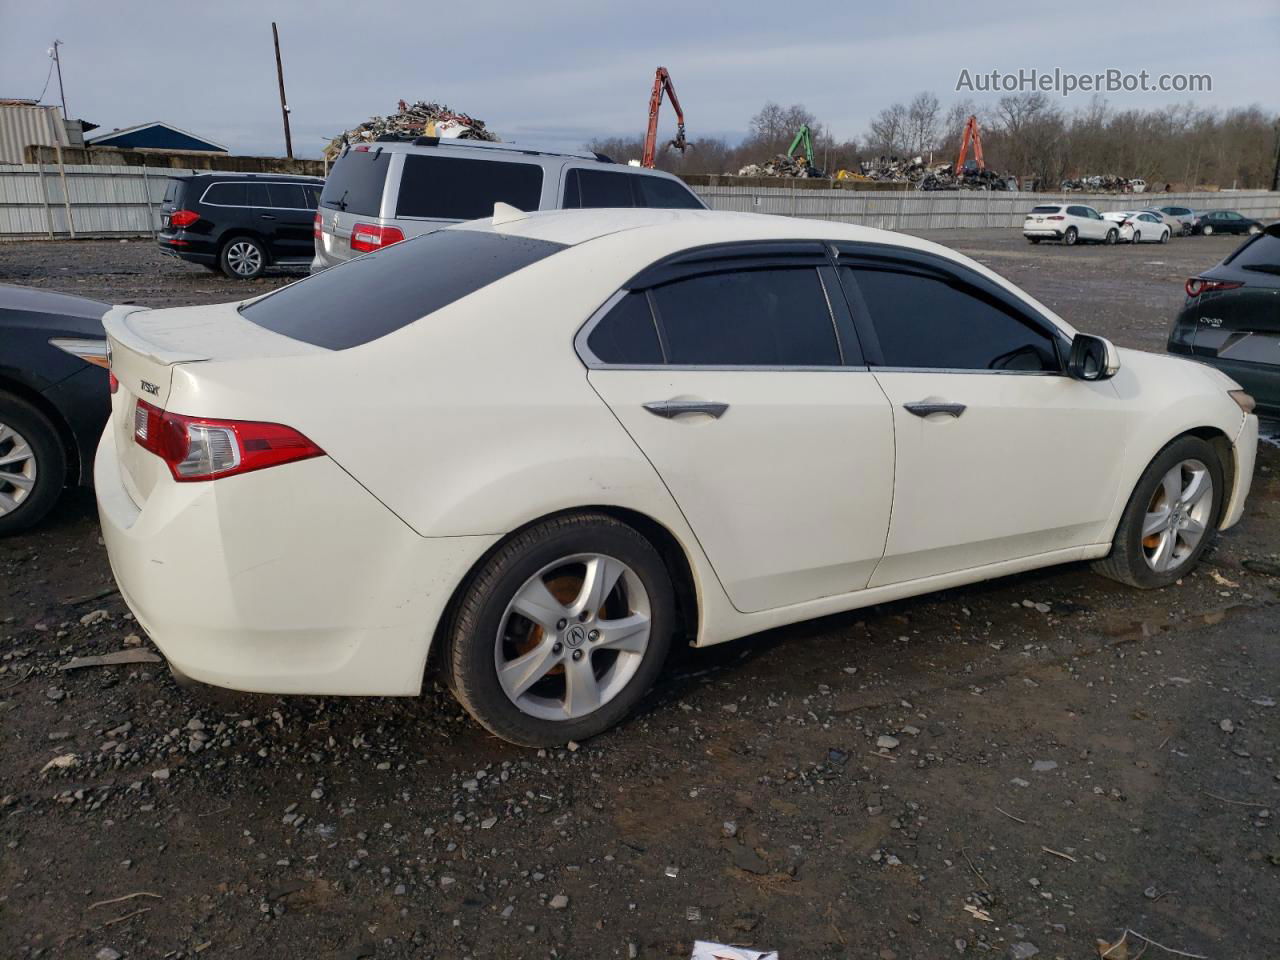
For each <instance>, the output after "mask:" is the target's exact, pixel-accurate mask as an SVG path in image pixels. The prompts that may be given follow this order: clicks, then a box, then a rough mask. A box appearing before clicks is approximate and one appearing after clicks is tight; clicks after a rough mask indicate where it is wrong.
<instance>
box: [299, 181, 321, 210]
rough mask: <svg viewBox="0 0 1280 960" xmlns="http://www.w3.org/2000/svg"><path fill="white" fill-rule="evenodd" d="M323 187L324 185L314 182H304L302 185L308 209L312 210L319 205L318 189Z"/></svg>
mask: <svg viewBox="0 0 1280 960" xmlns="http://www.w3.org/2000/svg"><path fill="white" fill-rule="evenodd" d="M323 189H324V187H322V186H320V185H319V184H316V183H304V184H303V185H302V190H303V193H304V194H306V200H307V209H308V210H314V209H315V208H316V207H318V206H320V191H321V190H323Z"/></svg>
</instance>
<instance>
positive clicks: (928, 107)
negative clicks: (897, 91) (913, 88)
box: [906, 90, 942, 154]
mask: <svg viewBox="0 0 1280 960" xmlns="http://www.w3.org/2000/svg"><path fill="white" fill-rule="evenodd" d="M941 114H942V105H941V104H940V103H939V102H938V98H937V97H935V96H934V95H933V94H932V93H930V92H929V91H927V90H925V91H923V92H921V93H917V94H916V95H915V96H914V97H913V98H912V99H911V104H910V105H909V106H908V107H907V136H906V141H907V145H908V147H909V148H910V149H911V150H912V151H913V152H915V153H919V154H926V153H930V152H932V151H933V149H934V147H936V146H937V142H938V122H939V118H940V116H941Z"/></svg>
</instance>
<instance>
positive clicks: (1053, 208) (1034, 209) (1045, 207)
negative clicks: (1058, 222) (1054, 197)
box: [1031, 205, 1062, 213]
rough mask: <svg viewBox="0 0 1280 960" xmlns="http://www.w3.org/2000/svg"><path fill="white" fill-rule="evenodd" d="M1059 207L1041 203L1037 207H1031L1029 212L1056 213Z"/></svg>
mask: <svg viewBox="0 0 1280 960" xmlns="http://www.w3.org/2000/svg"><path fill="white" fill-rule="evenodd" d="M1061 209H1062V208H1061V207H1057V206H1048V205H1043V206H1039V207H1032V208H1031V212H1032V213H1057V212H1058V211H1059V210H1061Z"/></svg>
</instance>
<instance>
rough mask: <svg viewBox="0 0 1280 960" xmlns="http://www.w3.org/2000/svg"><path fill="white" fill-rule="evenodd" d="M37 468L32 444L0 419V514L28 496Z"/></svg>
mask: <svg viewBox="0 0 1280 960" xmlns="http://www.w3.org/2000/svg"><path fill="white" fill-rule="evenodd" d="M38 471H39V465H38V464H37V463H36V455H35V452H34V451H33V450H32V449H31V444H29V443H28V442H27V440H26V438H25V437H23V436H22V434H20V433H18V431H17V430H15V429H13V427H10V426H8V425H7V424H4V423H0V517H2V516H4V515H5V514H7V513H12V512H13V511H14V510H16V509H17V508H18V507H19V506H21V505H22V501H24V500H26V499H27V497H28V496H30V494H31V490H32V488H33V487H34V486H35V485H36V476H37V473H38Z"/></svg>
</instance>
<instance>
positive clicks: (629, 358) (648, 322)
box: [587, 290, 662, 365]
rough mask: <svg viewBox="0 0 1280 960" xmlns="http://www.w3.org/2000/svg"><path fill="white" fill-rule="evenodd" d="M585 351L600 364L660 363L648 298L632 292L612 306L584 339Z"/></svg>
mask: <svg viewBox="0 0 1280 960" xmlns="http://www.w3.org/2000/svg"><path fill="white" fill-rule="evenodd" d="M587 347H588V348H589V349H590V350H591V352H592V353H594V354H595V355H596V357H598V358H599V359H600V360H601V361H602V362H603V363H625V364H645V365H651V364H656V363H662V345H661V344H660V343H659V342H658V329H657V327H656V326H654V323H653V311H652V310H650V309H649V296H648V294H646V293H645V292H644V291H643V290H633V291H632V292H631V293H628V294H627V295H626V296H624V297H623V298H622V299H621V300H619V301H618V302H617V303H616V304H614V307H613V309H612V310H610V311H609V312H608V313H607V314H606V315H605V317H604V318H603V319H602V320H601V321H600V322H599V323H598V324H596V328H595V329H594V330H592V331H591V336H589V337H587Z"/></svg>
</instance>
